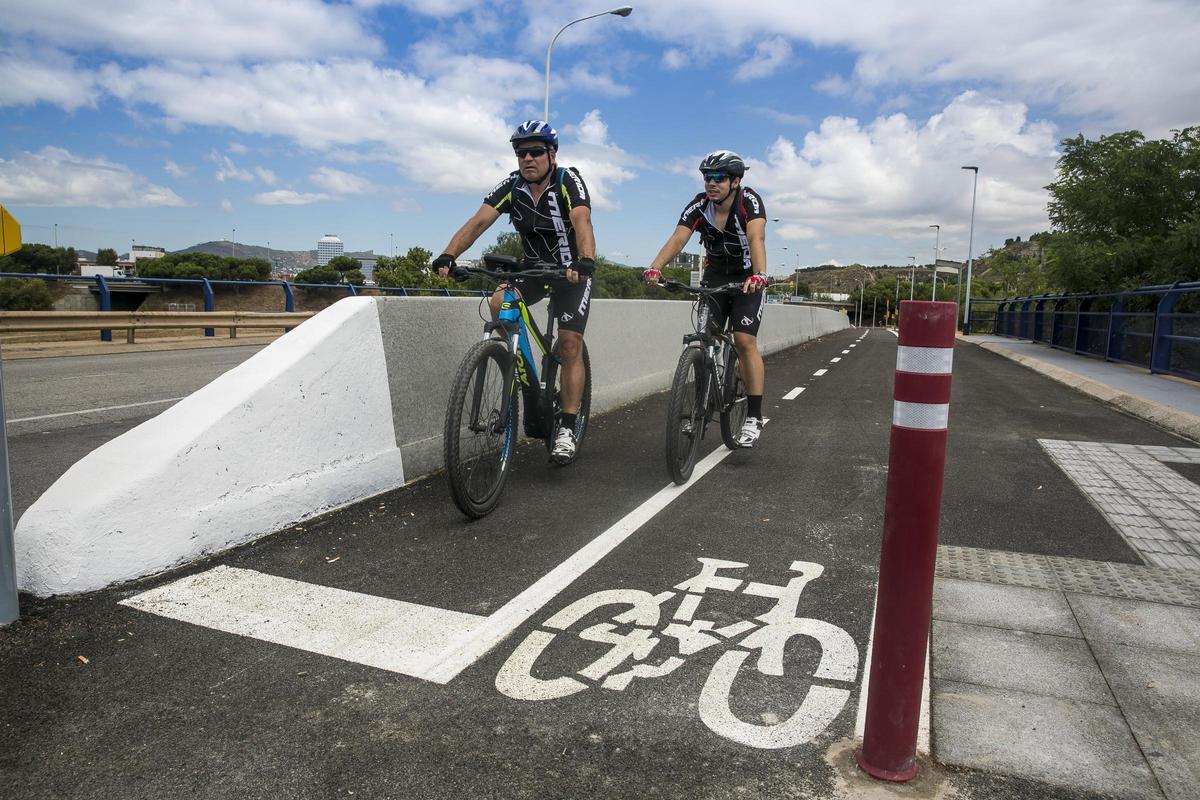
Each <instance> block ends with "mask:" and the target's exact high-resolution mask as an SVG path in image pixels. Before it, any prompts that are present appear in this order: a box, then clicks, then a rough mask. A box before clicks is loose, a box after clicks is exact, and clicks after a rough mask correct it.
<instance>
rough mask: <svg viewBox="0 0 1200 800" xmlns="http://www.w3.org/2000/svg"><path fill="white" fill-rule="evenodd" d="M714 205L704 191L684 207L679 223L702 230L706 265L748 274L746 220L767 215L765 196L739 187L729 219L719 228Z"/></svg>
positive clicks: (748, 251)
mask: <svg viewBox="0 0 1200 800" xmlns="http://www.w3.org/2000/svg"><path fill="white" fill-rule="evenodd" d="M714 205H715V203H713V202H712V201H711V200H709V199H708V198H707V197H706V196H705V195H704V193H703V192H701V193H700V194H698V195H696V196H695V197H693V198H692V200H691V202H689V203H688V205H687V207H686V208H684V209H683V213H682V214H681V215H680V216H679V224H680V225H682V226H684V227H685V228H688V229H690V230H693V231H695V230H699V231H700V240H701V241H702V242H704V253H705V266H706V267H708V268H709V269H716V270H719V271H721V272H725V273H729V274H734V273H746V274H749V273H750V271H751V270H752V265H751V263H750V239H749V238H748V237H747V236H746V223H748V222H749V221H750V220H752V219H765V218H766V216H767V207H766V205H765V204H764V203H763V200H762V197H760V196H759V194H758V192H756V191H754V190H753V189H751V188H750V187H749V186H741V187H739V188H738V195H737V197H735V198H734V199H733V208H732V209H731V210H730V212H729V219H727V220H725V229H724V230H720V229H718V228H717V225H716V222H715V213H716V210H715V209H714Z"/></svg>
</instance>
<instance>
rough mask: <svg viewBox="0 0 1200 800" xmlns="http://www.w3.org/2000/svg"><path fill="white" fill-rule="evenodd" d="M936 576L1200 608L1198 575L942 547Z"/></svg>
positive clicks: (1029, 554)
mask: <svg viewBox="0 0 1200 800" xmlns="http://www.w3.org/2000/svg"><path fill="white" fill-rule="evenodd" d="M936 574H937V576H938V577H939V578H960V579H962V580H968V581H982V582H984V583H999V584H1005V585H1008V586H1028V587H1031V588H1034V589H1059V590H1061V591H1064V592H1080V593H1082V594H1098V595H1104V596H1105V597H1124V598H1128V599H1130V600H1147V601H1149V602H1153V603H1167V604H1169V605H1176V606H1191V607H1193V608H1200V573H1198V572H1196V571H1194V570H1186V569H1162V568H1159V567H1141V566H1138V565H1136V564H1112V563H1109V562H1107V561H1087V560H1085V559H1082V558H1061V557H1058V556H1042V555H1036V554H1034V553H1010V552H1007V551H1005V550H982V549H979V548H975V547H953V546H944V547H939V548H938V559H937V573H936Z"/></svg>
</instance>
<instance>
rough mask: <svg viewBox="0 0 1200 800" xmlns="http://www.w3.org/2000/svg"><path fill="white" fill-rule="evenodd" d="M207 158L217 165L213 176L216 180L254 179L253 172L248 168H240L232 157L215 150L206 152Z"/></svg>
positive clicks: (248, 180) (222, 181)
mask: <svg viewBox="0 0 1200 800" xmlns="http://www.w3.org/2000/svg"><path fill="white" fill-rule="evenodd" d="M208 160H209V161H212V162H213V163H214V164H216V165H217V171H216V172H215V173H214V174H213V177H214V178H216V179H217V181H218V182H220V183H224V182H225V181H227V180H234V181H246V182H247V183H249V182H250V181H252V180H254V173H253V172H251V171H250V170H248V169H242V168H241V167H239V166H238V165H237V164H234V163H233V159H231V158H230V157H229V156H226V155H222V154H220V153H218V152H217V151H216V150H214V151H212V152H211V153H209V154H208Z"/></svg>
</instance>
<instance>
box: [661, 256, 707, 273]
mask: <svg viewBox="0 0 1200 800" xmlns="http://www.w3.org/2000/svg"><path fill="white" fill-rule="evenodd" d="M701 261H702V259H701V258H700V254H699V253H680V254H679V255H677V256H675V257H674V258H672V259H671V260H670V261H668V262H667V266H668V267H683V268H684V269H693V270H695V269H700V267H701Z"/></svg>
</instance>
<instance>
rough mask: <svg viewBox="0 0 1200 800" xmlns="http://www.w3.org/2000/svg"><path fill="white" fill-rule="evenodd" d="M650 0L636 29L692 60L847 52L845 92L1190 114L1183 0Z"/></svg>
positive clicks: (1192, 96)
mask: <svg viewBox="0 0 1200 800" xmlns="http://www.w3.org/2000/svg"><path fill="white" fill-rule="evenodd" d="M853 12H854V13H847V6H846V3H845V2H844V0H809V1H808V2H804V3H779V2H776V0H741V1H740V2H737V3H729V2H726V0H658V2H655V3H652V4H644V5H642V6H639V7H638V10H637V11H636V12H635V14H636V15H637V19H638V27H639V29H640V30H641V31H643V32H646V33H648V34H650V35H653V36H656V37H657V38H659V39H660V40H661V41H663V42H665V43H667V44H668V45H671V46H674V47H683V48H686V49H687V50H688V51H689V52H704V49H703V48H704V44H705V42H706V41H709V40H711V37H712V31H714V30H719V31H721V35H722V37H723V39H724V41H725V42H727V43H728V45H729V46H730V47H740V46H745V45H746V44H748V43H749V42H751V41H754V40H756V39H757V38H759V37H781V38H783V39H786V40H790V41H792V42H803V43H807V44H810V45H813V46H815V47H819V48H822V49H840V50H847V51H849V52H851V53H852V54H856V55H857V62H856V64H855V67H854V69H853V71H852V74H850V75H847V76H837V77H835V78H828V79H827V80H825V81H824V82H823V83H822V84H821V85H822V86H823V88H825V89H827V90H840V91H843V92H845V93H848V94H855V93H857V92H859V91H864V92H872V91H880V90H887V89H889V88H892V87H895V86H898V85H899V86H906V85H908V84H918V85H922V84H923V85H931V86H944V85H950V86H955V87H957V86H964V85H965V86H972V85H973V86H988V87H990V89H989V90H990V91H992V92H994V93H996V94H998V95H1000V96H1007V97H1013V96H1016V97H1022V98H1024V99H1026V100H1027V101H1028V102H1037V103H1039V104H1045V105H1049V106H1052V107H1054V108H1056V109H1057V110H1058V111H1059V112H1060V113H1065V114H1072V115H1077V116H1081V117H1085V118H1088V119H1092V120H1095V121H1098V122H1099V123H1103V124H1109V125H1119V126H1124V127H1136V128H1138V129H1141V130H1143V131H1146V132H1148V133H1151V134H1154V135H1162V134H1164V133H1165V132H1166V131H1167V129H1169V128H1171V127H1182V126H1185V125H1189V124H1194V123H1195V122H1196V119H1197V116H1198V114H1200V48H1197V47H1195V44H1194V41H1195V38H1196V32H1197V31H1198V30H1200V4H1198V3H1196V2H1194V0H1141V1H1140V2H1137V3H1129V2H1127V1H1126V0H1093V1H1092V2H1089V3H1087V4H1079V3H1061V2H1057V0H1028V2H1025V3H1024V4H1022V5H1021V6H1020V7H1019V10H1015V9H1014V7H1013V5H1012V4H1011V3H1005V2H981V3H958V4H946V3H942V2H935V1H934V0H913V1H912V2H908V3H895V2H891V1H890V0H860V2H857V3H855V5H854V9H853Z"/></svg>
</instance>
